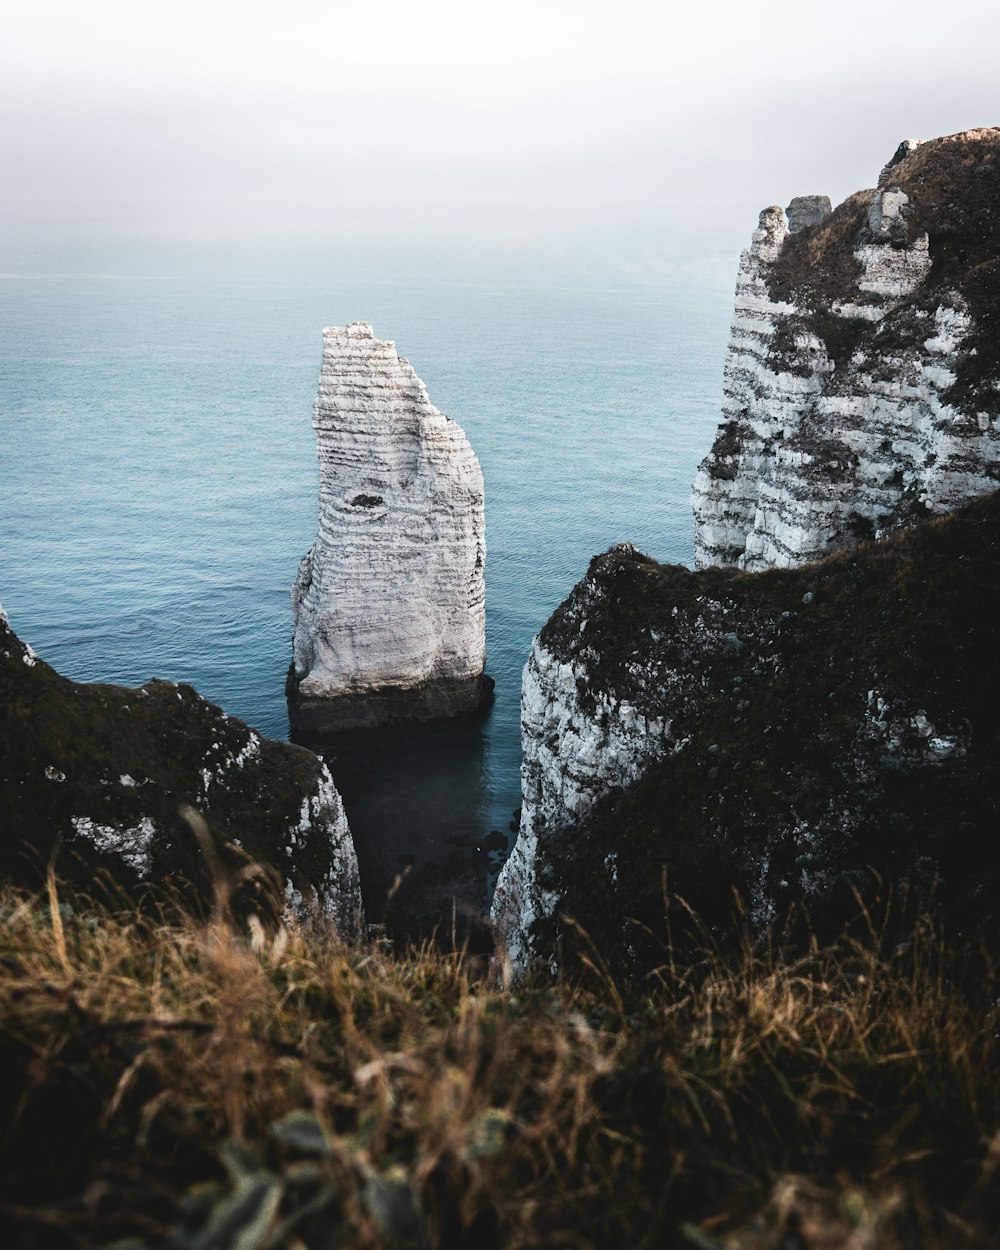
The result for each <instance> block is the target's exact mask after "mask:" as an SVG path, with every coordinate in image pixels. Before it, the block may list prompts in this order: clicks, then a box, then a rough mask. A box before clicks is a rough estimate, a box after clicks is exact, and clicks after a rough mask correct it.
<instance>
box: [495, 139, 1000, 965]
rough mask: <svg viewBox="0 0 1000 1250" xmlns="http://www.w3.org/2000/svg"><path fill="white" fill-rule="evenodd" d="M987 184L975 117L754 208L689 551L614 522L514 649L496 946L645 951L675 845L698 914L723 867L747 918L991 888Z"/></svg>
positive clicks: (674, 860)
mask: <svg viewBox="0 0 1000 1250" xmlns="http://www.w3.org/2000/svg"><path fill="white" fill-rule="evenodd" d="M998 204H1000V130H996V129H991V130H979V131H970V132H966V133H965V134H961V135H955V136H951V137H948V138H945V139H938V140H932V141H929V142H927V143H917V142H915V141H907V142H906V143H904V144H901V145H900V148H899V149H898V151H897V152H896V154H895V156H894V157H893V159H892V160H891V161H890V162H889V163H888V165H887V166H886V167H885V169H884V170H883V171H882V175H881V178H880V183H879V186H878V187H877V188H876V189H874V190H869V191H864V192H859V193H858V194H857V195H855V196H852V197H851V198H850V199H848V200H847V201H846V202H845V203H844V204H842V205H840V206H839V207H838V208H837V209H835V210H832V211H831V209H830V205H829V201H826V200H825V199H824V197H820V196H809V197H800V198H799V199H797V200H793V201H792V203H791V204H790V205H789V207H788V210H787V213H786V211H783V210H782V209H780V208H770V209H766V210H765V211H764V212H763V213H762V214H761V218H760V224H759V227H758V230H757V232H756V233H755V235H754V238H753V243H752V245H751V247H750V248H749V249H748V250H747V251H746V252H745V253H744V254H743V257H742V260H741V264H740V271H739V279H738V284H737V292H736V311H735V315H734V319H733V327H732V334H731V339H730V344H729V349H728V352H727V357H726V364H725V409H724V414H723V415H724V421H723V424H722V426H721V428H720V431H719V433H718V435H717V437H716V440H715V443H714V445H713V447H712V450H711V452H710V453H709V455H708V456H707V457H706V459H705V460H704V462H703V463H702V465H701V466H700V468H699V470H698V475H697V478H696V481H695V486H694V495H693V507H694V512H695V539H696V547H695V550H696V565H697V566H698V571H696V572H690V571H689V570H687V569H683V568H680V567H671V566H661V565H659V564H657V563H656V562H655V561H653V560H650V559H648V558H646V557H644V556H642V555H640V554H639V553H638V552H636V551H635V550H634V549H632V548H629V547H627V546H619V547H616V548H613V549H612V550H611V551H610V552H608V553H606V554H605V555H604V556H601V557H599V558H597V559H595V561H594V562H593V563H592V565H591V568H590V571H589V572H588V575H587V577H586V578H585V579H584V580H583V581H582V582H581V583H580V584H579V585H578V586H577V587H576V588H575V589H574V591H573V592H572V594H571V595H570V597H569V599H568V600H567V601H566V602H565V603H564V604H563V605H562V606H561V607H560V608H559V609H557V611H556V612H555V614H554V615H553V617H552V618H551V620H550V621H549V622H548V624H547V625H546V626H545V628H544V629H543V630H542V632H541V634H540V635H539V637H538V638H537V639H536V640H535V642H534V645H533V647H532V652H531V655H530V658H529V660H528V663H527V666H526V668H525V672H524V680H523V689H522V751H523V757H522V758H523V762H522V776H521V780H522V816H521V828H520V831H519V834H518V838H517V842H516V844H515V847H514V850H513V853H512V855H511V857H510V859H509V860H508V862H507V864H506V865H505V867H504V869H503V871H502V873H501V876H500V879H499V881H498V884H497V889H496V893H495V896H494V901H493V909H492V915H493V921H494V927H495V929H496V930H497V933H498V936H499V938H500V940H501V941H502V942H503V943H505V945H506V946H507V949H508V950H509V952H510V955H511V958H512V959H513V961H514V963H515V965H520V964H523V963H525V962H526V961H528V960H530V959H531V958H532V957H537V956H540V957H545V958H549V957H551V956H552V953H553V951H554V950H556V948H557V941H558V938H559V934H560V931H561V921H560V919H559V917H560V916H562V915H564V914H568V915H571V916H573V917H575V918H576V919H577V920H578V921H580V922H582V923H583V925H584V926H585V927H586V929H587V930H588V931H589V933H590V934H591V937H592V939H593V940H594V941H595V942H596V944H597V949H598V950H599V951H600V952H601V953H602V955H603V956H605V957H607V958H609V959H610V958H612V956H614V957H615V958H631V957H632V956H635V958H636V960H638V961H639V962H641V960H642V955H641V952H642V951H643V950H644V949H645V950H646V951H647V954H648V945H647V938H648V934H649V932H651V931H652V930H656V931H658V932H660V933H662V932H663V908H664V886H663V881H664V876H663V874H664V871H666V874H667V878H668V879H669V889H670V892H671V894H673V893H674V892H675V891H676V892H679V893H680V894H682V895H684V896H686V897H687V898H688V899H689V900H690V901H691V902H693V903H694V904H695V905H696V906H697V907H698V908H699V909H700V910H701V911H702V912H703V913H704V914H706V915H707V916H709V917H712V916H715V917H718V918H721V912H724V911H725V910H726V909H727V908H728V906H729V902H730V898H731V890H732V888H733V887H734V886H735V887H737V888H738V889H739V890H740V891H741V892H742V893H743V895H744V897H745V898H746V899H747V900H748V905H749V906H750V908H751V911H752V913H753V916H754V918H755V919H756V920H757V921H759V922H766V921H767V920H769V919H771V918H773V917H775V916H777V915H779V914H781V913H782V912H783V911H784V909H785V908H786V907H787V906H788V905H789V904H791V903H793V902H795V901H797V900H799V899H806V900H807V901H808V902H809V905H810V908H811V910H812V911H813V913H814V914H815V915H817V916H820V915H822V914H823V913H824V910H825V911H827V912H829V913H830V914H838V908H839V909H840V912H839V914H842V912H843V907H844V900H845V897H849V896H850V893H851V891H852V890H853V889H854V888H863V887H864V885H865V883H866V882H867V881H870V880H871V877H870V875H869V866H873V867H875V868H876V869H877V870H878V871H879V872H880V873H882V874H883V878H884V879H885V880H886V881H890V882H895V883H900V882H904V881H905V882H907V883H908V884H909V885H910V886H912V887H913V888H914V889H915V890H916V891H917V893H927V892H929V891H930V888H931V885H932V883H933V882H934V881H935V880H939V882H940V885H939V897H940V899H941V901H942V904H943V905H944V906H945V907H946V908H948V909H950V911H951V914H952V915H954V916H958V917H962V916H963V915H965V916H968V917H975V918H976V921H975V922H976V923H982V922H983V918H984V917H994V918H1000V855H998V852H997V850H996V847H997V842H996V839H995V837H994V834H993V832H992V831H993V830H994V829H995V827H996V820H997V807H998V792H997V786H996V780H995V759H996V752H997V746H998V729H1000V716H998V714H997V708H996V700H995V691H996V689H997V685H996V682H997V676H998V673H997V663H998V660H997V656H998V654H1000V648H997V646H996V620H997V610H998V608H1000V603H998V601H997V593H998V592H997V584H998V555H1000V535H998V530H1000V502H998V498H997V496H996V495H995V494H992V493H990V492H993V491H994V490H995V488H996V486H997V484H998V482H1000V422H998V419H1000V213H998V212H997V206H998ZM970 500H971V501H972V502H969V501H970ZM952 510H954V511H952ZM939 514H947V515H944V516H939ZM935 517H939V519H934V518H935ZM875 539H878V540H879V541H873V540H875ZM715 566H722V567H715ZM981 848H985V850H982V849H981ZM720 909H721V910H720ZM634 920H638V921H641V924H640V925H635V924H633V921H634ZM643 925H645V926H647V928H643V927H642V926H643ZM644 935H645V936H644ZM661 954H662V952H661ZM650 957H651V958H656V957H657V956H656V955H655V954H654V955H651V956H650Z"/></svg>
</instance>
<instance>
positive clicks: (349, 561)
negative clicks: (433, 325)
mask: <svg viewBox="0 0 1000 1250" xmlns="http://www.w3.org/2000/svg"><path fill="white" fill-rule="evenodd" d="M313 424H314V426H315V428H316V439H317V445H318V455H319V461H320V516H319V533H318V536H317V539H316V542H315V544H314V545H313V547H312V549H311V550H310V551H309V553H308V554H307V555H306V557H305V558H304V559H303V561H302V564H301V566H300V568H299V573H298V577H297V578H296V581H295V586H294V588H293V590H292V606H293V611H294V616H295V634H294V640H293V658H292V667H291V670H290V672H289V682H288V693H289V707H290V714H291V718H292V723H293V727H294V728H296V729H298V730H306V731H314V732H319V733H323V732H333V731H337V730H342V729H349V728H353V727H356V726H367V725H374V724H381V723H387V722H392V721H405V720H428V719H432V718H436V717H444V716H455V715H461V714H463V713H467V712H470V711H473V710H474V709H476V708H478V707H479V706H480V705H481V704H482V703H483V701H484V699H485V698H487V697H488V695H489V692H490V691H491V690H492V682H490V680H489V679H488V678H486V677H484V675H483V670H484V666H485V663H486V632H485V629H486V620H485V590H484V582H483V567H484V563H485V559H486V541H485V526H484V517H483V476H482V471H481V470H480V467H479V462H478V460H477V459H476V456H475V453H474V452H473V450H472V448H471V446H470V445H469V442H468V440H467V438H466V437H465V435H464V433H463V432H462V430H461V428H460V427H459V426H458V425H457V424H456V423H455V422H454V421H452V420H450V419H449V418H448V417H446V416H444V415H443V414H442V413H440V412H438V410H437V409H436V408H435V407H434V405H433V404H432V403H431V402H430V400H429V399H428V397H427V391H426V389H425V388H424V384H423V383H422V382H421V381H420V379H419V378H418V377H417V375H416V374H415V373H414V371H413V369H412V368H411V366H410V364H409V362H408V361H406V360H404V359H402V358H401V357H399V356H398V355H397V354H396V349H395V346H394V344H392V343H390V342H385V341H383V340H381V339H377V338H375V337H374V335H373V333H372V329H371V327H370V326H369V325H366V324H364V323H355V324H353V325H349V326H347V328H346V329H341V328H339V327H334V328H332V329H327V330H324V331H323V367H322V372H321V374H320V381H319V396H318V398H317V400H316V404H315V407H314V411H313Z"/></svg>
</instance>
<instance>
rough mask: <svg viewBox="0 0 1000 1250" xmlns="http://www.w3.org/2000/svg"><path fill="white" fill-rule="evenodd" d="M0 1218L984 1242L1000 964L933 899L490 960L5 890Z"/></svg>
mask: <svg viewBox="0 0 1000 1250" xmlns="http://www.w3.org/2000/svg"><path fill="white" fill-rule="evenodd" d="M0 914H2V916H3V925H2V928H0V968H2V970H3V976H2V979H0V1073H2V1076H0V1106H2V1112H3V1116H2V1122H3V1124H4V1125H5V1126H6V1127H5V1129H4V1133H3V1138H2V1144H0V1204H2V1216H0V1218H2V1220H3V1221H5V1224H6V1227H5V1228H4V1229H3V1230H2V1233H3V1235H2V1237H0V1244H3V1245H5V1246H12V1247H13V1246H17V1247H26V1248H30V1250H35V1248H39V1247H43V1246H44V1247H49V1246H52V1247H62V1246H67V1247H68V1246H81V1247H96V1246H109V1245H113V1244H117V1245H119V1246H120V1247H121V1250H124V1247H125V1246H129V1247H132V1250H154V1248H158V1247H168V1246H169V1247H185V1248H192V1250H198V1248H199V1247H201V1248H203V1250H212V1248H215V1250H229V1248H233V1250H235V1248H236V1247H240V1248H242V1250H257V1248H259V1250H265V1248H267V1247H274V1248H277V1247H290V1248H291V1250H302V1247H306V1248H307V1250H314V1248H315V1250H319V1248H320V1247H329V1246H334V1245H336V1246H338V1247H357V1248H359V1250H368V1248H373V1250H374V1248H376V1247H389V1246H391V1247H408V1246H412V1247H428V1248H437V1247H440V1248H442V1250H445V1248H447V1250H452V1248H455V1247H470V1248H472V1247H476V1250H488V1248H489V1247H500V1246H504V1247H508V1246H509V1247H547V1248H548V1247H605V1246H607V1247H620V1246H623V1245H624V1246H628V1247H630V1250H633V1248H634V1250H641V1248H642V1247H660V1246H663V1245H667V1244H669V1245H677V1246H681V1247H683V1246H692V1247H703V1248H704V1247H710V1248H716V1250H718V1248H719V1247H726V1248H728V1250H742V1248H744V1247H745V1248H746V1250H751V1248H756V1247H765V1246H769V1247H775V1248H776V1247H778V1246H792V1245H794V1246H798V1247H812V1246H816V1247H819V1246H823V1247H834V1246H844V1247H847V1246H851V1247H867V1246H872V1247H875V1246H899V1247H904V1246H911V1245H921V1246H927V1247H934V1246H942V1247H943V1246H952V1245H954V1246H958V1245H973V1246H977V1245H981V1246H984V1247H985V1246H996V1245H997V1244H998V1242H997V1238H996V1234H995V1231H994V1230H995V1229H996V1228H997V1226H998V1224H1000V1185H998V1180H1000V1052H998V1044H997V1030H998V1024H1000V1020H998V1014H1000V1012H998V1002H1000V968H998V963H997V960H996V958H995V957H993V956H992V955H990V954H989V953H988V952H987V951H985V950H979V949H970V948H968V947H966V948H965V949H961V950H957V949H953V948H952V947H950V946H949V945H948V944H947V943H946V942H945V941H944V940H943V938H942V937H941V935H940V933H939V932H938V930H937V929H936V928H935V926H934V924H933V923H932V922H931V921H930V920H928V919H922V920H921V921H920V922H919V923H918V924H917V925H916V927H915V928H914V930H913V933H912V936H911V937H910V939H909V940H908V941H905V942H903V943H900V944H894V943H888V944H887V942H886V930H885V927H884V925H882V923H881V922H880V920H879V919H878V917H874V916H869V917H868V919H867V920H865V919H864V917H862V921H861V923H860V924H858V925H855V926H854V928H853V929H852V933H853V934H854V936H851V937H844V938H843V939H841V940H840V941H838V942H836V943H833V944H832V945H830V946H826V947H820V946H819V944H818V943H817V942H816V941H815V940H814V941H812V942H811V943H809V944H807V946H806V948H805V949H804V950H803V949H802V948H801V947H800V948H799V950H798V952H797V953H796V952H793V951H792V950H791V949H789V948H786V947H784V946H783V945H782V943H781V941H780V938H778V937H775V938H774V939H773V940H772V941H770V942H764V943H760V942H756V943H755V942H753V941H751V939H750V937H749V935H746V936H745V937H744V940H743V941H742V942H731V943H724V944H713V943H712V941H711V939H710V938H709V937H708V935H707V931H706V943H705V945H704V948H703V949H702V950H701V951H700V952H698V953H697V954H696V955H695V956H694V957H689V958H686V959H685V960H684V961H683V962H682V961H680V960H679V959H678V958H677V956H676V952H675V951H672V950H670V949H666V950H665V952H664V959H663V962H662V964H661V965H660V966H658V967H656V968H654V969H653V970H652V971H651V972H650V974H649V975H648V976H646V977H645V978H644V979H643V980H641V981H626V980H622V979H616V978H615V976H614V975H613V974H612V972H610V971H609V970H608V968H607V966H606V965H605V964H604V961H603V959H602V956H601V953H600V951H599V950H598V949H597V948H596V947H595V946H593V944H589V943H588V939H587V938H586V935H585V934H580V933H578V932H577V931H576V930H573V929H572V926H571V925H568V926H567V929H568V931H573V932H576V933H577V937H578V940H579V945H580V950H581V951H582V952H583V954H584V956H585V958H583V959H582V961H581V968H582V970H581V973H580V975H579V977H577V978H575V979H574V978H573V977H570V976H568V975H563V976H562V977H561V978H558V979H553V978H552V977H551V976H549V975H548V974H546V975H544V976H541V975H538V976H536V977H535V978H534V979H529V980H527V981H526V982H524V983H522V984H519V985H518V986H517V987H516V988H515V989H512V990H507V991H505V990H504V989H503V987H502V985H500V984H499V982H498V980H497V975H498V974H495V973H494V972H493V971H492V970H491V968H490V966H489V965H488V964H487V963H486V962H485V961H483V960H481V959H479V958H476V957H473V956H471V955H469V954H467V953H462V952H458V953H450V954H449V953H444V952H442V951H441V950H440V949H438V948H435V947H434V946H432V945H430V944H428V945H424V946H421V947H418V948H414V949H411V950H410V951H409V952H408V953H406V954H398V953H394V952H392V951H391V950H386V949H385V948H384V947H383V946H379V945H370V946H357V945H355V946H346V945H343V944H341V943H339V942H338V941H337V939H336V938H335V937H334V935H333V934H331V933H328V932H310V933H307V932H304V931H301V930H299V929H295V928H279V929H278V930H277V931H275V930H273V929H269V930H267V929H265V928H264V927H263V926H261V925H260V924H257V925H255V924H253V923H252V922H250V923H248V924H245V925H244V924H243V923H242V922H240V923H239V924H237V922H235V921H233V920H232V919H229V918H227V916H226V914H225V909H224V908H219V909H217V911H216V914H215V916H214V917H213V918H211V919H210V920H207V921H194V920H190V921H183V922H180V921H177V922H174V923H172V924H167V925H164V924H159V925H157V924H155V923H154V922H153V921H151V920H150V919H149V918H148V917H146V918H144V917H141V916H138V915H135V914H129V913H117V914H116V913H113V912H110V911H107V910H101V909H99V908H96V907H92V908H86V907H81V906H80V905H79V904H75V905H74V906H73V907H70V906H69V905H67V904H66V903H65V902H60V898H59V895H58V892H57V888H56V884H55V882H54V881H51V882H50V885H49V887H48V889H47V890H46V891H44V892H43V893H41V894H38V895H29V894H25V893H18V892H16V891H14V890H7V891H5V892H3V893H2V894H0Z"/></svg>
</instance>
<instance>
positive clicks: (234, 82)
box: [0, 0, 1000, 228]
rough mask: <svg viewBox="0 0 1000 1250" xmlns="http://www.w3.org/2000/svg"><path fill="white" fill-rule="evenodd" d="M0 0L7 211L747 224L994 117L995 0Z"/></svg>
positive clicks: (2, 190) (154, 217)
mask: <svg viewBox="0 0 1000 1250" xmlns="http://www.w3.org/2000/svg"><path fill="white" fill-rule="evenodd" d="M4 9H5V13H4V19H3V40H2V43H0V110H2V117H3V124H2V131H0V170H2V171H3V172H2V186H0V220H2V221H6V222H7V223H9V224H11V225H13V224H16V223H22V224H23V223H24V222H26V221H33V220H41V221H52V222H59V223H71V222H78V221H85V220H95V221H97V220H100V219H102V218H103V219H116V220H129V221H132V222H138V223H142V222H160V223H162V222H169V221H173V222H176V223H181V224H183V223H192V224H193V223H198V222H201V221H216V222H218V221H220V220H228V221H230V222H231V223H232V224H233V226H234V228H239V227H240V226H243V225H247V224H248V223H253V222H255V221H258V220H262V221H265V220H275V221H277V220H283V219H285V220H297V219H303V220H307V219H308V218H309V217H310V215H311V214H319V215H322V214H323V213H324V212H336V211H338V210H336V207H335V206H336V205H337V204H344V203H347V202H352V203H357V202H362V203H377V204H381V205H382V206H383V207H382V209H381V210H380V211H382V212H383V213H389V214H391V212H392V211H393V209H394V208H395V207H397V206H398V207H399V208H400V209H402V206H404V205H406V204H409V203H412V202H413V201H418V202H422V203H424V204H425V205H430V206H434V208H436V207H437V206H441V207H442V211H445V212H447V213H453V212H454V211H456V210H457V209H460V208H461V206H462V205H466V204H472V205H479V206H482V207H483V211H484V212H485V211H494V210H495V211H498V212H500V213H501V214H502V213H503V212H504V211H511V212H513V208H511V206H520V205H525V204H527V205H529V206H536V208H529V209H528V210H526V211H528V212H538V213H540V214H541V215H544V214H545V213H546V212H548V213H550V214H555V215H556V216H558V214H559V213H560V212H562V211H568V212H572V213H576V214H582V215H583V216H588V215H593V216H595V217H601V216H602V215H606V216H608V217H613V216H614V215H615V214H616V213H618V212H621V211H631V210H633V209H635V208H637V207H638V208H643V209H646V208H649V207H653V208H660V207H662V210H663V212H664V214H665V215H667V216H669V215H671V214H678V215H680V216H686V217H688V218H692V217H697V216H698V215H700V214H704V215H705V216H706V218H707V219H716V218H719V217H720V216H721V217H723V218H724V217H725V216H726V214H727V213H729V212H732V213H734V214H737V215H738V216H739V217H740V219H741V220H743V221H746V217H747V212H748V206H752V207H753V209H754V210H756V209H757V208H759V207H762V206H763V205H765V204H767V203H771V202H774V201H778V202H782V203H784V202H787V199H788V197H790V196H791V195H793V194H798V193H800V192H814V191H817V192H826V193H828V194H830V195H831V196H832V197H833V198H834V200H835V201H836V200H838V199H840V198H843V196H844V195H846V194H848V193H849V192H850V191H852V190H854V189H856V188H857V187H859V186H862V185H871V184H872V183H873V182H874V180H875V178H876V177H877V174H878V170H879V167H880V166H881V164H882V163H883V162H884V161H885V160H886V159H887V158H888V157H889V156H890V155H891V153H892V151H893V149H894V148H895V146H896V144H897V142H898V141H899V140H900V139H902V138H904V137H905V136H909V135H915V136H921V137H929V136H931V135H935V134H944V133H949V132H952V131H955V130H961V129H965V128H967V127H970V126H975V125H988V124H990V123H992V122H998V121H1000V110H998V107H997V103H998V99H1000V93H998V85H1000V74H998V69H997V66H998V65H1000V6H998V5H997V4H996V3H995V0H992V2H987V0H984V2H982V3H980V2H979V0H952V2H951V3H945V4H943V3H941V0H935V2H934V3H929V2H924V0H889V2H887V3H878V2H877V0H828V2H827V3H824V4H822V5H812V4H809V3H808V2H803V0H797V2H796V3H790V4H787V5H776V4H759V3H757V4H755V3H738V4H737V3H732V4H730V3H721V4H720V3H713V2H712V0H702V2H701V3H697V2H694V3H690V4H686V5H679V4H675V3H666V2H664V0H601V2H600V3H597V2H595V0H573V2H569V0H534V2H532V3H529V2H526V0H504V3H503V4H500V5H495V6H494V5H490V6H486V5H483V4H480V3H477V2H476V0H424V2H423V3H420V2H418V0H370V2H369V3H365V2H364V0H350V2H349V3H348V2H345V0H266V2H265V0H166V2H165V3H160V4H151V3H142V2H141V0H31V2H30V3H27V2H23V3H21V2H18V3H14V2H13V0H7V3H6V4H5V6H4ZM504 206H507V209H505V207H504ZM565 206H568V208H567V207H565ZM730 206H731V207H730ZM425 211H427V210H425ZM431 211H432V212H433V211H434V209H433V208H432V210H431Z"/></svg>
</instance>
